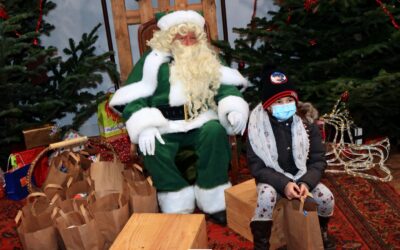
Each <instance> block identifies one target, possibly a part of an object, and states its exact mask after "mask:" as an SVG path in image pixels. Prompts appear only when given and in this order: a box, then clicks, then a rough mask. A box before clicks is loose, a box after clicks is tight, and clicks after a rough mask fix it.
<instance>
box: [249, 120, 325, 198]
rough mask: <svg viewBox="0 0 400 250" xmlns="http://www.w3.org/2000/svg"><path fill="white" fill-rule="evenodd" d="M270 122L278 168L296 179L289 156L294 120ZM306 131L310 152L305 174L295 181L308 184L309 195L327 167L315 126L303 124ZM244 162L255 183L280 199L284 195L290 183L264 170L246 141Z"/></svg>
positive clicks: (294, 168) (291, 157)
mask: <svg viewBox="0 0 400 250" xmlns="http://www.w3.org/2000/svg"><path fill="white" fill-rule="evenodd" d="M269 118H270V122H271V126H272V130H273V132H274V136H275V140H276V146H277V150H278V155H279V156H278V163H279V166H280V167H281V168H282V169H283V170H284V171H285V172H289V173H291V174H292V175H295V174H296V173H297V171H298V169H297V168H296V166H295V163H294V159H293V154H292V135H291V124H292V121H293V118H290V119H288V120H286V121H283V122H278V121H277V120H276V119H275V118H274V117H272V116H271V115H270V116H269ZM306 131H307V133H308V135H309V140H310V149H309V154H308V160H307V163H306V165H307V172H306V173H305V174H304V175H303V176H302V177H301V178H300V179H299V180H298V181H297V183H305V184H307V186H308V187H309V190H310V191H311V190H313V189H314V187H315V186H316V185H317V184H318V183H319V182H320V180H321V177H322V174H323V173H324V170H325V168H326V165H327V163H326V159H325V146H324V144H323V142H322V138H321V134H320V131H319V128H318V126H317V125H316V124H315V123H312V124H306ZM247 162H248V166H249V169H250V172H251V174H252V175H253V176H254V178H255V179H256V182H257V183H259V182H261V183H266V184H269V185H271V186H272V187H274V188H275V189H276V191H278V192H279V193H280V194H281V195H283V194H284V190H285V187H286V185H287V184H288V182H289V181H293V180H291V179H290V178H288V177H287V176H285V175H284V174H282V173H279V172H277V171H275V170H274V169H273V168H271V167H268V166H266V165H265V164H264V162H263V160H261V158H259V157H258V156H257V155H256V154H255V153H254V151H253V148H252V147H251V145H250V142H249V140H247Z"/></svg>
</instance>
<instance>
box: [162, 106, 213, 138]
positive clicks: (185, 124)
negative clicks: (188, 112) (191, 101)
mask: <svg viewBox="0 0 400 250" xmlns="http://www.w3.org/2000/svg"><path fill="white" fill-rule="evenodd" d="M211 120H218V116H217V114H216V113H215V112H214V111H213V110H208V111H207V112H204V113H201V114H200V115H199V116H198V117H196V118H195V119H193V120H189V121H185V120H177V121H172V120H168V124H166V126H163V127H161V128H159V131H160V133H161V134H168V133H179V132H187V131H189V130H192V129H195V128H200V127H201V126H203V124H204V123H206V122H208V121H211Z"/></svg>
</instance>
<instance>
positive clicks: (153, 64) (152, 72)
mask: <svg viewBox="0 0 400 250" xmlns="http://www.w3.org/2000/svg"><path fill="white" fill-rule="evenodd" d="M169 56H170V54H169V53H165V52H162V51H158V50H153V51H151V52H150V54H149V55H148V56H147V57H146V60H145V62H144V65H143V77H142V80H141V81H139V82H135V83H131V84H129V85H126V86H123V87H122V88H120V89H118V90H117V91H116V92H115V94H114V95H113V97H112V98H111V101H110V106H111V107H113V106H118V105H125V104H128V103H130V102H131V101H134V100H136V99H139V98H143V97H148V96H151V95H152V94H153V93H154V91H155V90H156V88H157V75H158V69H159V68H160V66H161V64H163V63H165V62H168V61H169Z"/></svg>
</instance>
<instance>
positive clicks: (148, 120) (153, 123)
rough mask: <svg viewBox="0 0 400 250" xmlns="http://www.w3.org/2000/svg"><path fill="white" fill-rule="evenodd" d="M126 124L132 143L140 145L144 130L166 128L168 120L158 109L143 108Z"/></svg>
mask: <svg viewBox="0 0 400 250" xmlns="http://www.w3.org/2000/svg"><path fill="white" fill-rule="evenodd" d="M125 124H126V130H128V134H129V137H130V139H131V142H133V143H138V139H139V135H140V133H141V132H142V131H143V130H144V129H146V128H148V127H156V128H158V127H162V126H165V125H167V119H165V117H164V116H163V115H162V113H161V112H160V110H158V109H156V108H142V109H140V110H138V111H136V112H135V113H133V114H132V115H131V117H129V119H128V120H127V121H126V123H125Z"/></svg>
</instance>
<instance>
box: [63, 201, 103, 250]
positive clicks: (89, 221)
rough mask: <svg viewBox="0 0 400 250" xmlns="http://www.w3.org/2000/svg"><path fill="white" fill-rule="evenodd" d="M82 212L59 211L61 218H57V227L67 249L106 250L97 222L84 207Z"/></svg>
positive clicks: (81, 207)
mask: <svg viewBox="0 0 400 250" xmlns="http://www.w3.org/2000/svg"><path fill="white" fill-rule="evenodd" d="M80 210H81V212H76V211H73V212H69V213H64V212H63V211H61V210H58V211H57V213H58V214H59V216H58V217H57V218H55V225H56V228H57V229H58V231H59V232H60V235H61V237H62V239H63V242H64V245H65V247H66V249H71V250H75V249H104V238H103V236H102V235H101V233H100V231H99V230H98V228H97V225H96V223H95V220H94V219H93V217H92V216H90V215H89V213H88V212H87V210H86V208H85V207H84V206H83V205H82V206H80Z"/></svg>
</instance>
